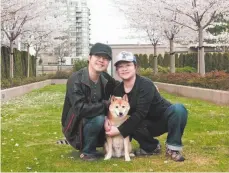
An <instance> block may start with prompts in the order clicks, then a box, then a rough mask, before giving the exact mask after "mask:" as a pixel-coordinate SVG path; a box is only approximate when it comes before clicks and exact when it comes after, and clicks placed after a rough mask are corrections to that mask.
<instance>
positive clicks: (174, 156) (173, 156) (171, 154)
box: [166, 148, 185, 162]
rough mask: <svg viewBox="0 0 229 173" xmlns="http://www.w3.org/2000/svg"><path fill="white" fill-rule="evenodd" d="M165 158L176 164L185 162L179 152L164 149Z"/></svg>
mask: <svg viewBox="0 0 229 173" xmlns="http://www.w3.org/2000/svg"><path fill="white" fill-rule="evenodd" d="M166 156H167V157H170V158H171V159H172V160H174V161H176V162H183V161H184V160H185V158H184V157H183V156H182V154H181V153H180V151H175V150H170V149H168V148H167V149H166Z"/></svg>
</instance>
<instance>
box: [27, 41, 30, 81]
mask: <svg viewBox="0 0 229 173" xmlns="http://www.w3.org/2000/svg"><path fill="white" fill-rule="evenodd" d="M29 47H30V46H29V44H28V46H27V52H28V55H27V56H28V57H27V59H28V64H27V77H29Z"/></svg>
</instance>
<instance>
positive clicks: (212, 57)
mask: <svg viewBox="0 0 229 173" xmlns="http://www.w3.org/2000/svg"><path fill="white" fill-rule="evenodd" d="M135 56H136V57H137V62H138V65H139V66H140V67H141V68H148V67H150V68H152V67H153V64H154V62H153V54H150V55H149V58H148V65H147V60H146V57H147V55H146V54H144V55H142V54H139V55H138V54H135ZM204 58H205V69H206V72H211V71H214V70H219V71H220V70H224V71H226V72H229V53H228V52H226V53H205V57H204ZM157 60H158V65H159V66H162V67H170V55H169V53H167V52H166V53H165V54H164V57H162V55H161V54H159V55H158V57H157ZM197 63H198V54H197V53H180V54H175V66H176V68H185V67H187V66H188V67H192V68H195V69H197Z"/></svg>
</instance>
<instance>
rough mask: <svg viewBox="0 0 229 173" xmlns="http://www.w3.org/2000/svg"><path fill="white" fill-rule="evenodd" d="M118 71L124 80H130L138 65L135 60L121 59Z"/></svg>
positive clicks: (117, 66) (117, 67)
mask: <svg viewBox="0 0 229 173" xmlns="http://www.w3.org/2000/svg"><path fill="white" fill-rule="evenodd" d="M116 72H117V74H118V76H119V77H120V78H121V79H122V80H129V79H130V78H132V77H134V76H135V75H136V65H135V64H134V63H133V62H128V61H120V62H119V63H118V64H117V65H116Z"/></svg>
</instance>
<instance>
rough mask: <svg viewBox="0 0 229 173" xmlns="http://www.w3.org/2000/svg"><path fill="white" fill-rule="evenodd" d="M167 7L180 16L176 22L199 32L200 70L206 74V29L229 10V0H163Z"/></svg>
mask: <svg viewBox="0 0 229 173" xmlns="http://www.w3.org/2000/svg"><path fill="white" fill-rule="evenodd" d="M161 2H163V3H164V5H165V9H167V10H169V11H172V12H176V13H178V14H179V15H180V16H182V17H180V20H179V21H177V20H176V21H175V20H173V21H174V22H175V23H177V24H179V25H182V26H184V27H187V28H190V29H191V30H193V31H196V32H198V39H199V40H198V42H199V46H198V52H199V53H198V71H199V73H200V74H201V75H202V76H204V75H205V60H204V46H203V40H204V31H205V29H206V28H207V27H208V26H209V25H210V24H212V23H213V22H214V21H215V20H216V19H217V18H218V16H219V15H225V14H226V13H228V11H229V1H228V0H161Z"/></svg>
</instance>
